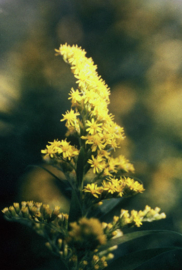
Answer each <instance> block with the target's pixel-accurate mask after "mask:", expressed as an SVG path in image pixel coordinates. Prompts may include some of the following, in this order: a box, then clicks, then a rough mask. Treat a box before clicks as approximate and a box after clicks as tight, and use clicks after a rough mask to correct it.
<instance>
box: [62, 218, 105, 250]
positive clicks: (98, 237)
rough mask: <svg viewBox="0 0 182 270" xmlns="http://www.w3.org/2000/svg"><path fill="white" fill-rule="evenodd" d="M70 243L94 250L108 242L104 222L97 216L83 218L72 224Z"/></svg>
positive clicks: (79, 247) (80, 247)
mask: <svg viewBox="0 0 182 270" xmlns="http://www.w3.org/2000/svg"><path fill="white" fill-rule="evenodd" d="M70 226H71V230H70V231H69V237H68V240H67V241H68V243H70V245H73V246H74V247H76V248H77V249H82V248H83V249H86V250H87V249H89V250H93V249H95V248H97V247H98V246H100V245H103V244H105V243H106V236H105V234H104V232H103V229H102V224H101V223H100V222H99V220H98V219H96V218H90V219H87V218H85V217H83V218H81V219H80V220H79V221H78V223H77V222H73V223H71V224H70Z"/></svg>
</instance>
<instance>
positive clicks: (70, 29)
mask: <svg viewBox="0 0 182 270" xmlns="http://www.w3.org/2000/svg"><path fill="white" fill-rule="evenodd" d="M181 15H182V5H181V1H177V0H176V1H164V0H163V1H162V0H160V1H155V0H149V1H144V0H137V1H133V0H100V1H97V0H92V1H83V0H73V1H71V0H66V1H63V0H60V1H58V0H53V1H49V0H44V1H42V0H36V1H35V0H32V1H23V0H17V1H12V0H6V1H5V0H4V1H3V0H0V44H1V46H0V58H1V61H0V82H1V84H0V138H1V140H0V161H1V166H0V176H1V187H0V208H1V209H3V208H4V207H5V206H8V205H10V204H12V203H13V202H14V201H19V200H31V199H34V200H37V201H43V202H45V203H50V204H51V205H54V204H60V203H61V207H62V208H63V209H67V208H66V207H67V205H68V202H67V200H66V199H65V198H64V197H63V196H62V194H61V192H60V191H58V189H57V183H55V181H53V179H52V178H51V177H50V175H49V174H48V173H46V172H45V171H43V170H42V169H41V168H38V167H35V165H36V166H39V165H42V158H41V154H40V150H41V149H44V148H45V145H46V144H47V141H52V140H53V139H57V138H59V139H62V138H63V137H64V133H65V127H64V123H60V119H61V117H62V113H64V112H65V110H67V109H69V107H70V103H69V102H68V100H67V98H68V93H69V91H70V88H71V87H72V86H74V83H75V81H74V78H73V76H72V74H71V73H70V70H69V67H68V66H67V65H66V64H65V63H64V62H63V61H62V59H61V58H60V57H55V56H54V48H58V47H59V45H60V44H61V43H65V42H67V43H68V44H71V45H72V44H78V45H79V46H82V47H83V48H84V49H85V50H86V51H87V55H88V56H89V57H92V58H93V60H94V62H95V64H97V65H98V72H99V74H100V75H101V76H102V78H103V79H104V80H105V81H106V83H107V84H108V85H109V86H110V87H111V104H110V111H111V112H112V113H113V114H115V115H116V117H115V119H116V122H117V123H118V124H120V125H122V126H124V128H125V132H126V136H127V138H126V140H125V141H124V142H123V145H122V146H121V148H120V149H119V151H118V153H120V154H124V155H125V156H126V157H127V158H128V159H130V161H131V162H132V163H133V164H134V166H135V168H136V174H135V176H136V177H137V178H140V179H141V180H142V181H143V183H144V186H145V188H146V191H145V192H144V194H142V195H139V196H136V197H134V198H131V199H129V200H128V199H127V200H125V201H122V202H121V204H120V206H119V207H118V208H117V207H116V209H115V212H113V213H118V212H119V209H120V208H121V207H123V208H124V207H126V208H128V209H133V208H134V209H136V210H139V209H143V208H144V206H145V205H146V204H149V205H151V206H152V207H155V206H159V207H161V208H162V211H165V212H166V214H167V219H166V220H162V221H159V222H155V223H151V224H147V225H144V226H143V227H142V229H169V230H176V231H178V232H181V231H182V214H181V203H182V199H181V191H182V180H181V179H182V169H181V168H182V152H181V150H182V132H181V130H182V117H181V116H182V106H181V104H182V79H181V73H182V49H181V48H182V34H181V33H182V21H181ZM32 165H34V167H33V166H32ZM49 169H50V168H49ZM50 170H51V169H50ZM55 173H57V174H58V172H55ZM60 177H61V176H60ZM60 198H61V199H60ZM113 213H112V214H113ZM108 219H109V217H108ZM0 226H1V256H2V258H1V261H0V264H1V267H0V268H1V269H3V270H5V269H19V270H20V269H27V270H33V269H39V270H40V269H59V267H60V263H59V261H58V260H56V259H55V258H54V257H53V256H52V255H49V252H48V251H47V250H46V248H45V247H44V242H43V240H42V239H41V238H40V237H39V236H37V235H35V234H34V233H32V232H31V230H29V228H26V227H23V226H21V225H19V224H14V223H9V222H7V221H5V220H4V218H3V215H1V225H0ZM169 241H173V240H169ZM141 243H142V242H141ZM152 243H153V246H155V244H158V245H160V243H159V241H153V242H152ZM133 246H134V247H135V248H136V249H137V246H135V245H133ZM150 246H152V244H151V243H150V244H148V247H150ZM130 249H131V250H132V247H126V246H125V247H123V248H121V249H119V252H121V253H122V254H125V250H130ZM171 260H172V259H171ZM171 269H172V268H171Z"/></svg>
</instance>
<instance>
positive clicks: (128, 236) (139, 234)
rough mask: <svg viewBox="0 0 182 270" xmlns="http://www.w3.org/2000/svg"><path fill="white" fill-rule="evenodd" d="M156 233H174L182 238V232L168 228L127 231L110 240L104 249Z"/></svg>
mask: <svg viewBox="0 0 182 270" xmlns="http://www.w3.org/2000/svg"><path fill="white" fill-rule="evenodd" d="M155 234H161V235H162V234H172V235H174V236H177V237H178V239H179V238H181V239H180V240H182V235H181V234H180V233H178V232H174V231H168V230H146V231H137V232H132V233H127V234H124V235H123V236H120V237H117V238H114V239H112V240H110V241H109V242H108V243H107V244H106V245H104V246H103V248H102V250H103V249H106V248H110V247H112V246H115V245H120V244H123V243H126V242H128V241H132V240H135V239H138V238H140V237H144V236H147V235H155Z"/></svg>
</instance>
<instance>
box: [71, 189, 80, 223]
mask: <svg viewBox="0 0 182 270" xmlns="http://www.w3.org/2000/svg"><path fill="white" fill-rule="evenodd" d="M81 217H82V207H81V203H80V200H79V195H78V193H77V192H76V190H74V189H72V197H71V204H70V212H69V223H70V222H74V221H78V219H79V218H81Z"/></svg>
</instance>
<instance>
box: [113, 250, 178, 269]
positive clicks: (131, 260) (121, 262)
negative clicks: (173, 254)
mask: <svg viewBox="0 0 182 270" xmlns="http://www.w3.org/2000/svg"><path fill="white" fill-rule="evenodd" d="M174 249H175V248H174V247H166V248H153V249H147V250H140V251H136V252H132V253H130V254H127V255H125V256H122V257H120V258H118V259H117V260H115V261H114V262H113V263H111V264H110V268H112V269H115V270H116V269H121V270H134V269H136V267H137V269H140V268H138V267H139V266H141V265H142V264H143V263H145V262H148V261H149V260H150V259H153V258H154V257H156V256H158V255H160V254H162V253H166V252H167V251H171V250H174ZM118 266H119V267H118ZM146 269H148V268H146ZM153 269H156V268H153Z"/></svg>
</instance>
